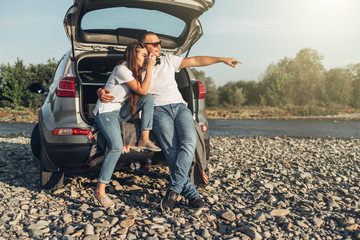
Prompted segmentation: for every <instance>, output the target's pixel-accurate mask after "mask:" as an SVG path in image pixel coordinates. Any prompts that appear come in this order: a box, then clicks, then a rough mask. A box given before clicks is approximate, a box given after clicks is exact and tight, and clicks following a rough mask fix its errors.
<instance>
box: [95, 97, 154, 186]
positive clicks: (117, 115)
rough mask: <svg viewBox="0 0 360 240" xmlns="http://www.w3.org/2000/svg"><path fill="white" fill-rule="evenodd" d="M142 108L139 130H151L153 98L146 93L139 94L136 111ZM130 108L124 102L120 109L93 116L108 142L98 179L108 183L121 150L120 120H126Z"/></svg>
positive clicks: (128, 117) (129, 116) (128, 116)
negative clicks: (143, 94) (107, 149)
mask: <svg viewBox="0 0 360 240" xmlns="http://www.w3.org/2000/svg"><path fill="white" fill-rule="evenodd" d="M140 110H142V114H141V131H143V130H151V129H152V125H153V114H154V98H153V96H152V95H150V94H148V95H145V96H141V97H140V99H139V101H138V103H137V105H136V111H137V112H138V111H140ZM130 113H131V109H130V105H129V103H126V104H125V105H124V106H122V108H121V109H120V111H113V112H106V113H100V114H97V115H96V116H95V122H96V124H97V125H98V127H99V128H100V130H101V132H102V134H103V135H104V137H105V139H106V141H107V143H108V144H109V151H107V153H106V155H105V158H104V161H103V163H102V165H101V170H100V175H99V178H98V181H99V182H101V183H106V184H107V183H109V182H110V179H111V176H112V174H113V172H114V169H115V166H116V163H117V161H118V160H119V158H120V155H121V152H122V150H123V140H122V137H121V128H120V124H119V121H120V122H126V121H128V120H129V119H130V118H131V114H130Z"/></svg>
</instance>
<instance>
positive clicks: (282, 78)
mask: <svg viewBox="0 0 360 240" xmlns="http://www.w3.org/2000/svg"><path fill="white" fill-rule="evenodd" d="M262 85H263V89H264V95H263V96H264V97H265V100H266V103H267V104H268V105H270V106H283V105H287V104H290V103H291V98H290V97H289V95H288V92H287V87H286V74H285V73H284V72H283V71H282V69H281V68H280V67H279V65H275V64H272V65H270V66H269V67H268V68H267V70H266V73H265V76H264V78H263V81H262Z"/></svg>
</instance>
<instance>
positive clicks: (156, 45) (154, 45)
mask: <svg viewBox="0 0 360 240" xmlns="http://www.w3.org/2000/svg"><path fill="white" fill-rule="evenodd" d="M144 44H145V45H148V44H149V45H151V46H153V47H155V48H156V47H158V46H159V45H161V41H159V42H154V43H144Z"/></svg>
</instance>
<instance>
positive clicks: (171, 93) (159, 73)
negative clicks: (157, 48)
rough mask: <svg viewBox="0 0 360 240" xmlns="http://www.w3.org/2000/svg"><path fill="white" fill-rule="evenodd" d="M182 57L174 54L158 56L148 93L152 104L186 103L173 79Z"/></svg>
mask: <svg viewBox="0 0 360 240" xmlns="http://www.w3.org/2000/svg"><path fill="white" fill-rule="evenodd" d="M182 60H183V58H182V57H179V56H175V55H165V56H161V57H160V65H157V66H156V67H155V68H154V70H153V75H152V79H151V84H150V88H149V91H148V93H150V94H152V95H153V97H154V105H155V106H162V105H167V104H172V103H184V104H185V105H187V103H186V102H185V101H184V99H183V97H182V96H181V93H180V91H179V89H178V85H177V83H176V80H175V72H179V71H180V70H179V68H180V64H181V62H182Z"/></svg>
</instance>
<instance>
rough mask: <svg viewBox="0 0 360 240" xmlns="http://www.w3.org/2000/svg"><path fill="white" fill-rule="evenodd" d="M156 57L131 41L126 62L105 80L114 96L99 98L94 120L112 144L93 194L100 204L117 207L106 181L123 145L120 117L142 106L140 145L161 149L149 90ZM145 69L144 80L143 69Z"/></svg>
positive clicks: (122, 118) (127, 49) (140, 108)
mask: <svg viewBox="0 0 360 240" xmlns="http://www.w3.org/2000/svg"><path fill="white" fill-rule="evenodd" d="M155 63H156V57H155V56H154V55H153V54H151V55H150V56H149V57H148V52H147V50H146V48H145V46H144V45H143V44H142V43H140V42H134V43H132V44H130V45H129V46H128V47H127V48H126V50H125V62H123V63H121V64H120V65H118V66H116V67H115V69H114V70H113V72H112V73H111V75H110V77H109V79H108V80H107V82H106V85H105V89H107V90H110V91H111V93H112V94H113V95H114V97H115V98H114V100H112V101H111V102H109V103H103V102H101V101H100V100H98V101H97V103H96V106H95V109H94V115H95V122H96V124H97V125H98V126H99V128H100V130H101V132H102V133H103V135H104V137H105V138H106V140H107V143H108V144H109V150H108V151H107V153H106V155H105V158H104V161H103V163H102V166H101V170H100V175H99V178H98V184H97V187H96V189H95V193H94V196H95V198H96V199H97V200H98V202H99V203H100V205H101V206H103V207H105V208H108V207H114V206H115V204H114V202H113V201H112V200H111V199H110V198H109V196H108V195H107V194H106V193H105V187H106V184H108V183H109V182H110V179H111V176H112V174H113V171H114V168H115V165H116V163H117V161H118V159H119V157H120V155H121V151H122V149H123V141H122V137H121V129H120V124H119V121H127V120H129V119H130V118H131V116H133V115H135V114H136V113H137V112H138V111H140V110H142V117H141V136H140V139H139V142H138V147H140V148H143V149H149V150H152V151H161V149H160V148H159V147H157V146H156V145H155V144H154V143H153V142H151V141H150V140H149V132H150V130H151V129H152V123H153V112H154V100H153V97H152V96H151V95H150V94H147V92H148V90H149V87H150V83H151V76H152V71H153V68H154V66H155ZM144 70H146V73H145V77H144V79H143V80H142V75H143V71H144Z"/></svg>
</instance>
